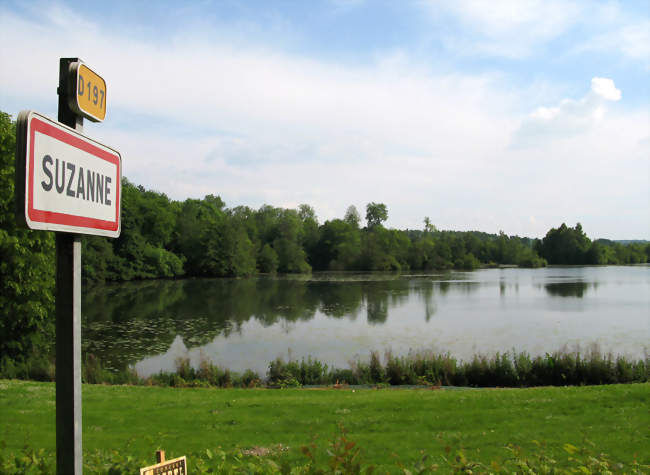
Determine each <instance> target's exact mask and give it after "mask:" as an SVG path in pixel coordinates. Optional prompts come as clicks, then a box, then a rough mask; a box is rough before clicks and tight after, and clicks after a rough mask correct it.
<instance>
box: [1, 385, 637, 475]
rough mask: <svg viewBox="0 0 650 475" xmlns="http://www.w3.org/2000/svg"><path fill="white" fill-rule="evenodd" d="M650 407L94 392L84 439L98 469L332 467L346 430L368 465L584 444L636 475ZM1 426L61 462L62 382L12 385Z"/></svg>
mask: <svg viewBox="0 0 650 475" xmlns="http://www.w3.org/2000/svg"><path fill="white" fill-rule="evenodd" d="M648 407H650V385H649V384H632V385H614V386H597V387H569V388H549V387H544V388H533V389H497V390H436V391H432V390H388V389H384V390H356V391H353V390H349V389H347V390H345V389H344V390H333V389H330V390H304V389H303V390H297V389H288V390H280V391H273V390H243V389H227V390H224V389H219V390H215V389H205V388H191V389H190V388H187V389H172V388H160V387H140V386H102V385H84V387H83V427H84V442H83V443H84V452H85V453H86V454H87V455H86V459H87V461H88V462H89V463H90V461H92V460H93V457H95V458H96V459H97V460H100V462H101V460H104V462H103V463H106V460H107V457H108V458H110V457H113V455H110V454H111V451H116V452H115V454H114V457H115V459H116V460H126V457H127V456H131V457H133V460H132V463H133V464H135V465H137V464H139V463H140V464H146V463H151V461H152V458H153V454H154V451H155V450H156V449H159V448H162V449H165V450H166V451H167V455H168V457H172V456H177V455H188V456H190V458H189V462H190V464H195V465H194V468H198V467H197V466H196V464H197V463H199V464H200V463H207V462H209V461H210V460H212V459H210V457H208V453H207V452H206V449H210V454H212V455H213V457H214V456H219V457H220V456H221V455H219V454H222V453H223V454H226V453H227V454H230V455H229V457H231V458H232V457H234V455H233V454H240V455H239V456H240V457H241V460H242V461H243V462H242V463H244V462H245V461H246V460H248V459H250V460H254V461H255V462H254V463H261V462H259V458H257V457H256V456H255V455H246V454H253V453H257V454H261V455H262V458H263V459H269V458H270V459H272V460H274V461H275V462H276V463H278V464H279V465H280V466H281V465H282V464H288V465H296V464H298V465H300V464H302V465H304V464H307V463H309V460H310V459H309V458H308V457H307V456H306V455H305V454H306V453H307V452H305V450H306V449H308V451H309V452H311V453H314V454H316V457H317V458H318V459H319V460H321V459H322V463H323V464H324V465H323V466H327V465H326V464H327V461H328V460H330V458H331V457H330V456H328V455H327V454H326V452H325V450H326V449H327V448H328V447H329V446H330V445H331V440H332V438H333V437H338V439H337V440H338V441H341V434H340V430H339V425H341V424H342V425H343V426H344V427H345V428H346V430H347V433H346V434H345V438H346V440H348V441H354V442H356V445H355V446H354V447H352V448H351V449H350V451H355V450H356V449H357V448H360V449H361V451H360V453H359V454H358V455H357V456H356V458H355V460H359V461H360V462H361V464H362V466H367V465H371V464H372V465H376V466H378V467H379V468H381V467H384V468H390V469H391V470H393V469H395V470H396V469H397V468H399V464H400V463H401V464H404V465H405V466H407V467H411V468H413V467H415V466H416V464H417V463H418V461H421V460H422V458H423V456H424V455H425V454H428V455H429V458H428V459H427V463H436V464H439V465H440V467H441V468H442V469H444V470H448V469H450V468H449V464H448V462H445V459H444V458H443V457H447V460H448V461H449V462H451V463H460V462H462V460H463V459H460V461H459V462H454V460H455V456H456V454H457V453H458V451H462V453H463V457H465V458H466V459H467V460H470V461H473V462H476V463H482V464H485V466H486V467H488V466H490V463H491V462H493V461H498V462H499V463H500V464H503V463H506V462H507V460H508V458H509V457H511V456H512V452H511V450H508V449H506V448H505V447H506V446H508V444H512V445H513V446H515V447H520V448H521V450H522V451H523V454H524V455H522V457H526V456H527V455H526V454H529V456H530V457H536V455H535V454H540V453H543V454H544V456H545V457H549V458H550V459H552V460H555V461H556V462H557V464H558V465H559V466H568V465H569V464H571V463H572V462H571V461H570V460H569V459H570V458H571V457H574V458H575V454H574V455H571V454H570V453H569V452H571V451H573V449H572V448H571V447H572V446H575V447H578V448H582V447H584V448H586V449H587V450H589V451H590V452H591V453H593V454H594V455H597V454H599V453H601V452H604V453H606V454H608V456H609V458H610V459H611V460H612V461H614V462H617V463H622V464H624V465H622V466H621V467H619V468H620V469H625V470H627V471H628V472H629V471H630V469H631V464H632V463H633V461H634V460H635V459H636V460H637V462H639V463H641V464H645V465H649V464H650V450H649V449H650V433H649V432H648V427H649V426H650V415H649V413H648ZM0 420H2V421H3V423H2V426H0V427H1V428H0V440H4V444H6V446H5V448H4V449H2V453H3V454H4V456H5V459H6V455H7V454H9V453H14V454H17V453H19V452H20V451H21V450H22V448H23V447H24V446H29V447H31V448H34V449H44V452H43V454H41V455H40V456H39V457H50V458H52V457H53V453H54V448H55V447H54V430H55V427H54V384H52V383H35V382H19V381H7V380H3V381H0ZM337 433H338V434H339V435H338V436H336V434H337ZM312 442H313V447H312V446H311V444H312ZM566 444H570V445H568V446H567V445H566ZM344 445H347V443H346V444H344ZM303 447H304V448H305V449H303ZM287 448H288V449H287ZM329 448H330V450H332V447H329ZM343 448H344V447H343ZM98 451H99V452H98ZM98 454H99V455H98ZM106 454H108V455H106ZM215 454H216V455H215ZM348 455H350V454H348ZM585 457H587V456H586V455H585ZM52 460H53V458H52ZM585 460H587V458H585ZM233 461H236V460H235V458H233ZM100 462H97V463H100ZM233 463H235V462H233ZM237 463H239V462H237ZM319 463H321V462H319ZM614 465H615V464H613V465H612V466H614ZM190 468H192V466H191V467H190Z"/></svg>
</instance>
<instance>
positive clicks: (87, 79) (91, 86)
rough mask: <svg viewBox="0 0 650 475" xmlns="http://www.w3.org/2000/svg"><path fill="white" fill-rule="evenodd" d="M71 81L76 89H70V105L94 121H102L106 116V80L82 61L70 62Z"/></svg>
mask: <svg viewBox="0 0 650 475" xmlns="http://www.w3.org/2000/svg"><path fill="white" fill-rule="evenodd" d="M70 73H71V74H72V75H73V76H72V77H73V78H75V81H74V82H73V81H71V82H73V84H74V90H73V91H70V92H71V94H70V106H71V107H72V109H74V110H75V111H76V112H77V113H79V114H81V115H83V116H84V117H86V118H87V119H89V120H91V121H93V122H101V121H103V120H104V118H105V117H106V81H104V78H102V77H101V76H100V75H99V74H97V73H96V72H95V71H93V70H92V69H90V68H89V67H88V66H86V65H85V64H83V63H82V62H75V63H72V64H70Z"/></svg>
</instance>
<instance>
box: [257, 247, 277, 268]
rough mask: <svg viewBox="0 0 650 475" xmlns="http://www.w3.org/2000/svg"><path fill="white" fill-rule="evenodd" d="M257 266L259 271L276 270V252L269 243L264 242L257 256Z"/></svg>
mask: <svg viewBox="0 0 650 475" xmlns="http://www.w3.org/2000/svg"><path fill="white" fill-rule="evenodd" d="M257 267H258V269H259V270H260V272H265V273H271V274H274V273H275V272H277V270H278V254H277V253H276V252H275V251H274V250H273V248H272V247H271V246H270V245H269V244H264V247H262V250H261V251H260V253H259V255H258V256H257Z"/></svg>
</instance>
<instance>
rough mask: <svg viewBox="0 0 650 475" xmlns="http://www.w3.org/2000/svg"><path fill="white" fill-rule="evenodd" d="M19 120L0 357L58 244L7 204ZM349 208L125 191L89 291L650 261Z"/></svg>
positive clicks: (28, 335)
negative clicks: (320, 273)
mask: <svg viewBox="0 0 650 475" xmlns="http://www.w3.org/2000/svg"><path fill="white" fill-rule="evenodd" d="M14 153H15V123H14V122H12V121H11V118H10V116H9V115H8V114H5V113H3V112H0V165H1V168H0V258H1V259H0V355H6V356H9V357H13V356H17V355H21V354H29V353H32V352H33V351H34V350H35V349H36V348H38V347H41V346H42V342H43V341H49V337H48V335H50V334H51V332H52V327H53V325H52V318H51V315H52V309H53V287H54V235H53V233H49V232H36V231H29V230H24V229H19V228H17V226H16V220H15V214H14V213H15V211H14V210H15V197H14ZM365 212H366V213H365V223H364V222H362V218H361V215H360V213H359V211H358V210H357V209H356V208H355V207H354V206H350V207H349V208H348V209H347V211H346V213H345V215H344V216H343V218H342V219H332V220H328V221H325V222H324V223H319V221H318V219H317V216H316V213H315V211H314V209H313V208H312V207H311V206H309V205H306V204H303V205H300V206H299V207H298V208H297V209H283V208H275V207H272V206H268V205H264V206H262V207H261V208H259V209H251V208H249V207H246V206H237V207H235V208H226V206H225V203H224V202H223V201H222V200H221V198H219V197H218V196H214V195H208V196H206V197H204V198H203V199H200V200H199V199H187V200H185V201H182V202H181V201H173V200H170V199H169V198H168V197H167V196H166V195H165V194H163V193H159V192H156V191H151V190H146V189H145V188H143V187H142V186H136V185H134V184H132V183H130V182H129V181H128V180H127V179H126V178H124V179H123V183H122V232H121V235H120V237H119V238H117V239H108V238H102V237H96V236H86V237H84V239H83V250H82V256H83V259H82V262H83V264H82V265H83V278H84V280H85V281H87V282H101V281H107V280H109V281H124V280H134V279H155V278H175V277H181V276H192V277H246V276H252V275H255V274H257V273H275V272H280V273H306V272H310V271H312V270H335V271H343V270H347V271H412V270H434V269H451V268H455V269H476V268H478V267H479V266H481V265H486V266H491V265H516V266H523V267H539V266H544V265H546V263H547V262H548V263H550V264H630V263H639V262H648V261H649V260H650V259H649V256H650V244H647V243H645V244H641V243H633V244H629V245H622V244H618V243H614V242H611V241H606V240H598V241H593V242H592V241H591V240H590V239H589V238H588V237H587V236H586V235H585V234H584V232H583V231H582V227H581V226H580V224H577V225H576V227H575V228H569V227H567V226H566V225H565V224H562V225H561V226H560V227H559V228H557V229H555V228H554V229H551V230H550V231H549V232H548V233H547V234H546V236H545V237H544V238H543V239H542V240H538V239H529V238H520V237H518V236H507V235H505V234H504V233H503V232H501V233H499V234H498V235H495V234H487V233H482V232H476V231H470V232H457V231H439V230H437V229H436V228H435V226H434V225H433V224H432V223H431V220H430V219H429V218H428V217H427V218H424V226H423V229H420V230H397V229H387V228H386V227H384V225H383V223H384V222H385V221H386V220H387V219H388V209H387V207H386V205H385V204H383V203H374V202H371V203H368V204H367V206H366V209H365Z"/></svg>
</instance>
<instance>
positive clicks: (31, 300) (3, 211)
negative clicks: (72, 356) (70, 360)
mask: <svg viewBox="0 0 650 475" xmlns="http://www.w3.org/2000/svg"><path fill="white" fill-rule="evenodd" d="M15 148H16V126H15V123H13V122H12V121H11V118H10V117H9V115H7V114H5V113H3V112H0V355H1V358H2V359H3V360H4V359H5V358H10V359H15V360H17V361H18V362H20V361H24V359H25V358H27V357H28V356H29V355H32V354H35V353H36V354H40V353H45V354H47V353H49V352H50V351H51V346H50V345H51V341H52V336H53V333H54V325H53V319H52V316H53V312H54V236H53V234H52V233H48V232H43V231H30V230H27V229H20V228H18V227H17V226H16V219H15V208H16V202H15V196H14V195H15V193H14V161H15V160H14V154H15ZM6 364H8V363H6Z"/></svg>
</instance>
